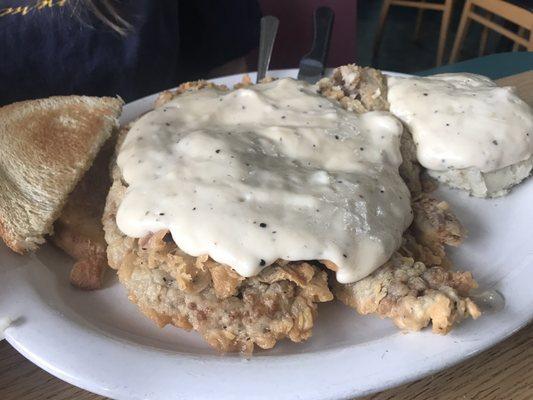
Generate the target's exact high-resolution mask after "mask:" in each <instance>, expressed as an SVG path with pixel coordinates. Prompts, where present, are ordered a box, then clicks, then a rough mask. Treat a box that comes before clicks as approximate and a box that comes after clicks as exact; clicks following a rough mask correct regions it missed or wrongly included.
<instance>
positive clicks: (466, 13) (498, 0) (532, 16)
mask: <svg viewBox="0 0 533 400" xmlns="http://www.w3.org/2000/svg"><path fill="white" fill-rule="evenodd" d="M495 16H496V17H499V18H500V19H503V20H506V21H509V22H511V23H513V24H516V25H518V33H515V32H513V31H511V30H510V29H508V28H507V27H505V26H503V25H500V24H498V23H496V22H495V21H494V19H493V17H495ZM472 20H474V21H476V22H478V23H480V24H481V25H483V31H482V33H481V40H480V45H479V55H480V56H481V55H483V53H484V52H485V46H486V44H487V37H488V34H489V29H491V30H493V31H496V32H498V33H499V34H501V35H503V36H505V37H507V38H509V39H511V40H512V41H513V42H514V43H515V44H514V46H513V51H516V50H518V48H519V46H523V47H525V48H526V49H527V50H528V51H532V50H533V35H532V34H531V32H532V29H533V13H532V12H531V11H530V10H528V9H526V8H522V7H519V6H517V5H515V4H511V3H510V2H508V1H504V0H466V3H465V6H464V8H463V14H462V15H461V22H459V28H458V29H457V35H456V37H455V41H454V43H453V48H452V54H451V56H450V63H454V62H456V61H457V59H458V57H459V52H460V50H461V46H462V45H463V41H464V39H465V36H466V33H467V31H468V28H469V26H470V22H471V21H472Z"/></svg>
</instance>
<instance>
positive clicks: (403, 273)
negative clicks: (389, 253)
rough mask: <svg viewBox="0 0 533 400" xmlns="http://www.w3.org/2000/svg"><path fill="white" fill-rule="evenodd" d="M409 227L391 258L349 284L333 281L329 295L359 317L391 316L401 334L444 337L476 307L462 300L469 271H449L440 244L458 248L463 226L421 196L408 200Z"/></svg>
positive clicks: (472, 283) (440, 206)
mask: <svg viewBox="0 0 533 400" xmlns="http://www.w3.org/2000/svg"><path fill="white" fill-rule="evenodd" d="M413 209H414V212H415V215H414V221H413V225H412V226H411V228H410V231H409V232H407V233H406V234H405V235H404V243H403V245H402V247H401V248H400V249H399V250H398V252H396V253H395V254H394V256H393V257H392V259H391V260H390V261H389V262H388V263H387V264H385V265H384V266H383V267H381V268H379V269H378V270H377V271H375V272H374V273H372V274H371V275H370V276H368V277H366V278H364V279H362V280H360V281H358V282H355V283H352V284H345V285H343V284H339V283H334V285H333V292H334V294H335V296H336V298H338V299H339V300H340V301H342V302H343V303H344V304H346V305H348V306H350V307H353V308H355V309H356V311H357V312H359V313H360V314H377V315H379V316H380V317H382V318H383V317H385V318H391V319H392V320H393V321H394V323H395V324H396V325H397V326H398V327H399V328H400V329H403V330H420V329H422V328H424V327H426V326H428V325H429V324H430V323H431V324H432V326H433V332H436V333H447V332H449V331H450V329H452V327H453V325H454V324H455V323H457V322H459V321H461V320H463V319H465V318H467V317H468V316H471V317H472V318H474V319H475V318H477V317H478V316H479V315H480V311H479V308H478V307H477V306H476V305H475V303H474V302H473V301H472V300H471V299H470V298H468V293H469V292H470V290H471V289H473V288H475V287H477V284H476V282H475V281H474V279H473V278H472V274H471V273H470V272H453V271H450V270H449V268H450V266H451V262H450V261H449V259H448V258H447V256H446V252H445V248H444V245H445V244H452V245H458V244H459V243H460V242H461V240H462V238H463V234H464V231H463V228H462V227H461V225H460V223H459V221H458V220H457V218H455V216H454V215H453V214H452V213H451V212H450V211H449V209H448V205H447V204H446V203H445V202H442V201H438V200H435V199H433V198H430V197H428V196H427V195H424V196H422V197H421V198H420V199H418V200H417V201H414V202H413Z"/></svg>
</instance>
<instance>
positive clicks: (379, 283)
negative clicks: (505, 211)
mask: <svg viewBox="0 0 533 400" xmlns="http://www.w3.org/2000/svg"><path fill="white" fill-rule="evenodd" d="M365 77H366V78H365ZM318 85H319V91H320V92H321V93H322V94H323V95H324V96H326V97H328V98H330V99H332V100H335V101H338V102H339V103H340V105H341V106H343V107H344V108H346V109H348V110H351V111H355V112H367V111H373V110H387V109H388V103H387V101H386V90H387V87H386V80H385V78H384V76H383V75H382V74H381V73H380V72H379V71H377V70H375V69H372V68H368V67H365V68H362V67H358V66H355V65H346V66H342V67H339V68H337V69H335V70H334V72H333V75H332V77H331V78H324V79H323V80H321V81H320V82H319V84H318ZM401 146H402V156H403V158H404V163H403V164H402V166H401V167H400V174H401V175H402V177H403V178H404V180H405V181H406V183H407V185H408V187H409V189H410V191H411V194H412V205H413V212H414V221H413V224H412V226H411V227H410V229H409V230H408V231H407V232H406V233H405V235H404V244H403V246H402V247H401V248H400V249H399V251H398V252H397V253H395V254H394V255H393V257H392V258H391V260H390V261H389V262H388V263H387V264H385V265H384V266H383V267H381V268H379V269H378V270H377V271H375V272H374V273H372V274H371V275H370V276H368V277H366V278H364V279H362V280H361V281H359V282H355V283H352V284H339V283H338V282H336V281H335V279H334V278H333V279H332V280H333V281H334V283H333V291H334V294H335V296H336V297H337V298H338V299H339V300H341V301H342V302H343V303H344V304H346V305H348V306H350V307H352V308H355V309H356V311H357V312H358V313H360V314H377V315H379V316H380V317H386V318H391V319H392V320H393V321H394V323H395V324H396V325H397V326H398V327H399V328H400V329H403V330H420V329H422V328H424V327H426V326H428V325H429V324H430V323H432V326H433V331H434V332H436V333H447V332H448V331H449V330H450V329H451V328H452V327H453V325H454V324H455V323H456V322H459V321H460V320H462V319H464V318H467V317H468V316H471V317H472V318H477V317H479V315H480V311H479V308H478V307H477V306H476V304H475V303H474V302H473V301H472V300H471V299H470V298H468V293H469V291H470V290H471V289H472V288H475V287H476V286H477V284H476V282H475V281H474V280H473V278H472V274H471V273H469V272H452V271H450V270H449V269H450V268H451V266H452V264H451V261H450V260H449V259H448V257H447V256H446V251H445V245H452V246H458V245H459V244H460V243H461V241H462V240H463V237H464V234H465V231H464V229H463V228H462V226H461V224H460V223H459V221H458V219H457V218H456V217H455V215H453V213H452V212H451V211H450V210H449V207H448V204H447V203H446V202H443V201H439V200H437V199H434V198H432V197H430V196H429V195H428V194H427V193H424V192H423V188H424V187H425V185H424V184H423V182H421V181H420V171H421V168H420V166H419V165H418V163H417V162H416V158H415V157H414V153H413V149H414V147H413V143H412V138H411V137H410V135H409V133H408V132H405V133H404V135H403V137H402V145H401Z"/></svg>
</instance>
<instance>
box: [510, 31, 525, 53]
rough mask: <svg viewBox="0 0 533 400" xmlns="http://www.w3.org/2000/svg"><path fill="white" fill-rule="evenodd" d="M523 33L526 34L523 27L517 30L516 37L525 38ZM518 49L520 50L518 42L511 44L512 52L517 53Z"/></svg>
mask: <svg viewBox="0 0 533 400" xmlns="http://www.w3.org/2000/svg"><path fill="white" fill-rule="evenodd" d="M525 33H526V28H524V27H523V26H521V27H519V28H518V36H520V37H525V36H526V35H525ZM519 49H520V44H519V43H518V42H515V43H514V44H513V51H518V50H519Z"/></svg>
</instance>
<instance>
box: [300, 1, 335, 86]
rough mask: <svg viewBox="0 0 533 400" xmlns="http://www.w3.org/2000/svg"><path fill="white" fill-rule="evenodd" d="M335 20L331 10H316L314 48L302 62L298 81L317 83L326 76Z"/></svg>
mask: <svg viewBox="0 0 533 400" xmlns="http://www.w3.org/2000/svg"><path fill="white" fill-rule="evenodd" d="M334 19H335V13H334V12H333V10H332V9H331V8H329V7H319V8H317V9H316V11H315V18H314V20H315V27H314V29H315V31H314V38H313V46H312V47H311V51H310V52H309V53H307V54H306V55H305V56H304V57H303V58H302V60H301V61H300V70H299V71H298V79H300V80H304V81H306V82H309V83H316V82H318V80H319V79H320V78H322V77H323V76H324V69H325V68H326V60H327V58H328V51H329V42H330V39H331V30H332V28H333V21H334Z"/></svg>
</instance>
